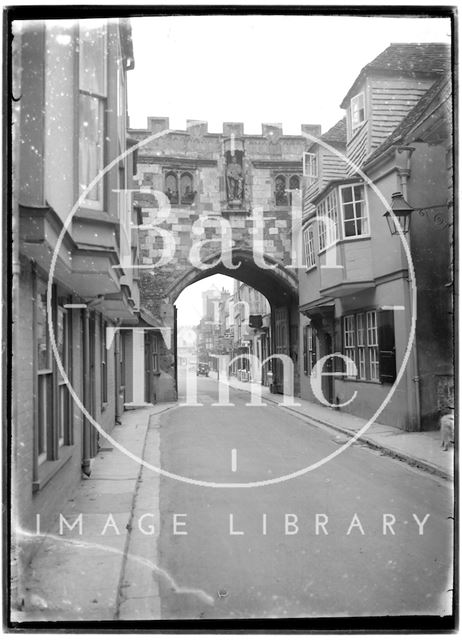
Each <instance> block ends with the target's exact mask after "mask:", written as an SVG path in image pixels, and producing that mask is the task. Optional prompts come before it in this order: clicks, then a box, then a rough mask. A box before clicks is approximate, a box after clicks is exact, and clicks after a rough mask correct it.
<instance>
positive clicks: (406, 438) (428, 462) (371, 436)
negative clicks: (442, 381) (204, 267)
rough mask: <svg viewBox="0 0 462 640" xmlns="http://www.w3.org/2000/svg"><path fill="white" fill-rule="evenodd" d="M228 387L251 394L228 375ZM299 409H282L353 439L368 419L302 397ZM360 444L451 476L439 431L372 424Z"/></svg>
mask: <svg viewBox="0 0 462 640" xmlns="http://www.w3.org/2000/svg"><path fill="white" fill-rule="evenodd" d="M210 376H211V377H212V378H215V379H216V373H215V372H213V371H212V372H210ZM228 384H229V386H230V387H232V388H234V389H241V390H244V391H250V386H251V383H250V382H241V381H239V380H237V378H235V377H233V376H231V377H230V378H229V379H228ZM259 386H260V387H261V396H262V398H264V399H265V400H268V401H269V402H273V403H275V404H279V403H280V402H281V401H282V400H281V398H282V396H281V395H279V394H275V393H271V392H270V390H269V388H268V387H265V386H263V385H259ZM295 401H296V402H297V403H298V404H299V405H300V406H298V407H284V410H285V411H291V412H293V413H296V414H298V415H300V416H304V417H306V418H307V419H309V421H310V422H318V423H320V424H323V425H326V426H328V427H331V428H332V429H335V430H336V431H340V432H341V433H344V434H345V435H348V436H353V437H354V436H355V435H356V434H357V433H358V432H359V431H360V430H361V429H363V427H364V426H365V425H366V424H367V420H364V419H363V418H358V417H357V416H354V415H351V414H349V413H345V412H343V411H337V410H335V409H331V408H330V407H325V406H322V405H320V404H316V403H314V402H309V401H308V400H303V399H302V398H296V399H295ZM358 440H359V441H360V442H364V443H365V444H367V445H369V446H370V447H373V448H375V449H379V450H380V451H381V452H382V453H384V454H386V455H389V456H392V457H395V458H398V459H399V460H402V461H403V462H407V463H408V464H410V465H412V466H415V467H418V468H420V469H423V470H425V471H428V472H429V473H434V474H436V475H438V476H440V477H442V478H445V479H448V480H450V479H452V478H453V477H454V448H453V447H450V448H449V450H448V451H443V450H442V448H441V435H440V432H439V431H419V432H408V431H403V430H402V429H398V428H397V427H392V426H389V425H384V424H381V423H378V422H373V423H372V424H371V425H370V426H369V428H368V429H367V431H365V432H364V434H362V435H360V436H359V437H358Z"/></svg>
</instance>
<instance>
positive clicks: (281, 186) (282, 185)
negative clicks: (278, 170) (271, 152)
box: [274, 176, 288, 206]
mask: <svg viewBox="0 0 462 640" xmlns="http://www.w3.org/2000/svg"><path fill="white" fill-rule="evenodd" d="M274 196H275V199H276V205H279V206H284V205H286V204H288V198H287V194H286V179H285V177H284V176H278V177H277V178H276V180H275V182H274Z"/></svg>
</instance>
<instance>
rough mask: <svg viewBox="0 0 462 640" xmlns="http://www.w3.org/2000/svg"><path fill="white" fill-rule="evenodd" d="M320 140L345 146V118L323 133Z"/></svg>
mask: <svg viewBox="0 0 462 640" xmlns="http://www.w3.org/2000/svg"><path fill="white" fill-rule="evenodd" d="M321 140H324V142H343V143H344V144H346V141H347V130H346V118H342V119H341V120H339V121H338V122H337V124H334V126H333V127H331V128H330V129H329V131H326V133H323V134H322V136H321Z"/></svg>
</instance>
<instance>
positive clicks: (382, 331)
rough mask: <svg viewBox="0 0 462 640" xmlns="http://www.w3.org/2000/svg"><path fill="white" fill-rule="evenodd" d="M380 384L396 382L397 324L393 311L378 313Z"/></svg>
mask: <svg viewBox="0 0 462 640" xmlns="http://www.w3.org/2000/svg"><path fill="white" fill-rule="evenodd" d="M377 325H378V327H377V329H378V341H379V375H380V382H386V383H388V384H392V383H393V382H394V381H395V380H396V349H395V322H394V316H393V310H387V311H377Z"/></svg>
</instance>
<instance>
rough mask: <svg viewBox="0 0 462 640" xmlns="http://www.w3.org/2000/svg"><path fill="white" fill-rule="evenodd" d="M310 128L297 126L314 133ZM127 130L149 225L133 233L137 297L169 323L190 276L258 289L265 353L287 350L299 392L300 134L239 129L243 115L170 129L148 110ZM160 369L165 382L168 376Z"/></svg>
mask: <svg viewBox="0 0 462 640" xmlns="http://www.w3.org/2000/svg"><path fill="white" fill-rule="evenodd" d="M319 130H320V128H319V126H317V125H302V131H306V132H310V133H312V134H314V135H316V134H318V133H319ZM130 135H131V137H132V138H134V139H136V140H137V141H138V143H139V148H138V149H137V178H138V183H139V192H138V193H137V194H136V200H137V203H138V205H139V207H140V208H141V212H142V215H143V220H144V222H145V224H146V225H147V226H150V229H147V228H146V231H143V232H142V238H141V254H142V262H143V265H142V266H143V269H142V272H141V298H142V304H143V305H145V306H146V307H148V308H149V309H150V311H151V312H152V313H153V314H154V315H155V316H156V317H159V318H160V319H161V321H162V323H163V324H164V325H165V327H169V328H171V330H172V331H175V311H174V304H175V300H176V298H177V297H178V295H179V294H180V293H181V291H182V290H183V289H184V288H185V287H187V286H188V285H190V284H192V283H193V282H196V281H198V280H200V279H203V278H204V277H207V276H209V275H214V274H215V273H222V274H224V275H228V276H230V277H233V278H236V279H238V280H239V281H241V282H245V283H246V284H247V285H249V286H250V287H253V288H254V289H258V290H259V291H260V292H261V293H262V294H263V295H264V296H265V297H266V298H267V300H268V301H269V303H270V305H271V309H272V316H271V317H272V323H273V326H272V329H273V331H272V334H271V335H272V340H273V345H272V352H273V353H281V354H284V355H286V356H288V357H290V358H292V360H293V362H294V363H295V369H296V376H295V389H294V390H295V393H298V392H299V380H298V351H299V349H298V333H299V330H298V326H299V310H298V278H297V264H296V263H295V262H294V256H293V243H292V236H293V228H292V224H293V221H294V220H296V219H297V216H299V215H300V210H301V207H300V187H301V179H302V173H303V165H302V156H303V153H304V151H306V150H307V146H308V144H309V141H308V139H307V138H306V137H304V136H303V135H300V136H293V135H284V134H283V131H282V127H281V126H280V125H270V124H263V125H262V134H261V135H249V134H245V133H244V127H243V125H242V123H224V125H223V131H222V132H221V133H209V132H208V128H207V123H206V122H199V121H188V124H187V130H186V131H176V130H175V131H172V130H170V129H169V121H168V118H149V119H148V127H147V129H144V130H141V129H137V130H135V129H131V130H130ZM220 257H223V258H224V259H223V260H220ZM171 361H172V363H173V362H174V361H175V354H174V353H172V354H171ZM274 369H275V370H274V387H275V389H277V390H282V384H283V370H282V367H281V366H280V365H279V364H278V363H276V364H275V367H274ZM173 370H174V369H173V368H172V367H170V371H171V372H173ZM166 374H167V375H170V377H171V389H172V390H173V389H174V388H175V385H176V382H175V379H174V375H173V373H171V374H169V373H168V371H167V372H166Z"/></svg>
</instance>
